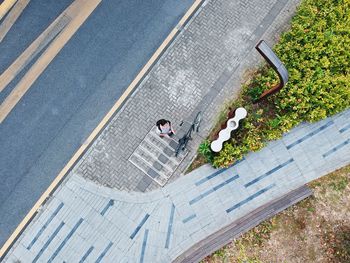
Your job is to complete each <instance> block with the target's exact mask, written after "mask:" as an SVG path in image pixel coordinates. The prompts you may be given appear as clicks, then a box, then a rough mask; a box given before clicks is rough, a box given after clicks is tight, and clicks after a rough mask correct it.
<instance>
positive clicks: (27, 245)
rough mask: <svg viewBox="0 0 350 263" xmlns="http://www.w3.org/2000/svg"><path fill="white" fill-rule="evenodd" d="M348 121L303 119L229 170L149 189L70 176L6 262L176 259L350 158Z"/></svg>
mask: <svg viewBox="0 0 350 263" xmlns="http://www.w3.org/2000/svg"><path fill="white" fill-rule="evenodd" d="M349 123H350V109H348V110H347V111H344V112H343V113H341V114H338V115H336V116H334V117H332V118H328V119H326V120H323V121H321V122H318V123H315V124H303V125H300V126H299V127H297V128H295V129H293V130H292V131H291V132H290V133H288V134H286V135H285V136H284V137H283V138H282V139H281V140H279V141H274V142H271V143H269V144H268V145H267V147H265V148H264V149H263V150H261V151H259V152H257V153H251V154H249V155H248V156H246V157H245V159H244V160H243V161H241V162H239V163H238V164H235V165H234V166H232V167H230V168H228V169H220V170H215V169H213V168H212V167H211V166H209V165H204V166H202V167H200V168H199V169H197V170H195V171H193V172H191V173H190V174H188V175H186V176H182V177H181V178H179V179H178V180H176V181H175V182H173V183H171V184H168V185H166V186H165V187H164V188H162V189H158V190H155V191H152V192H148V193H135V192H134V193H126V192H122V191H118V190H115V189H111V188H108V187H101V186H98V185H96V184H94V183H92V182H91V181H87V180H86V179H84V178H82V177H80V176H78V175H73V176H71V177H70V178H69V179H68V180H66V182H65V183H64V184H62V185H61V186H60V188H59V189H58V190H57V191H56V192H55V194H54V196H53V197H52V198H51V200H50V201H49V203H48V204H47V205H45V207H44V208H43V210H42V211H41V212H40V213H39V215H38V216H37V217H36V218H35V219H34V221H33V222H32V223H31V224H30V226H29V227H28V228H27V229H26V230H25V231H24V233H23V234H22V236H21V237H20V238H19V240H18V241H17V243H16V244H15V246H14V247H13V249H12V250H11V251H10V253H9V254H8V257H7V258H6V259H5V262H18V261H16V260H20V262H99V260H102V259H103V262H152V263H153V262H157V263H158V262H165V263H167V262H172V261H173V260H175V259H176V258H177V257H178V256H180V255H181V254H182V253H184V252H185V251H187V250H188V249H189V248H190V247H192V246H193V245H195V244H197V243H199V242H201V241H203V240H205V238H206V237H208V236H210V235H212V234H213V233H215V232H216V231H219V230H220V229H222V228H224V227H225V226H227V225H228V224H230V223H232V222H234V221H236V220H238V219H239V218H242V217H243V216H245V215H247V214H248V213H250V212H251V211H254V210H255V209H257V208H259V207H261V206H263V205H265V204H267V203H268V202H270V201H272V200H275V199H278V198H280V197H281V196H283V195H285V194H286V193H289V192H290V191H292V190H294V189H297V188H299V187H300V186H302V185H304V184H305V183H307V182H310V181H312V180H314V179H316V178H318V177H321V176H323V175H325V174H327V173H329V172H331V171H334V170H335V169H338V168H340V167H342V166H344V165H347V164H349V163H350V124H349ZM208 252H210V251H208ZM204 254H205V253H204Z"/></svg>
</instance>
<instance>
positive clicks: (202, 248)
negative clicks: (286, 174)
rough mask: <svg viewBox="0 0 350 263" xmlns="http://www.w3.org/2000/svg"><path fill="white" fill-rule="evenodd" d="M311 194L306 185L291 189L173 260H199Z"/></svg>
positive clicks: (176, 262) (175, 261) (176, 261)
mask: <svg viewBox="0 0 350 263" xmlns="http://www.w3.org/2000/svg"><path fill="white" fill-rule="evenodd" d="M310 195H312V191H311V190H310V189H309V188H308V187H307V186H306V185H304V186H302V187H300V188H298V189H296V190H294V191H291V192H289V193H288V194H286V195H284V196H282V197H281V198H279V199H277V200H274V201H271V202H269V203H267V204H265V205H263V206H261V207H259V208H257V209H255V210H254V211H252V212H251V213H249V214H247V215H246V216H244V217H242V218H240V219H238V220H236V221H234V222H233V223H231V224H229V225H228V226H226V227H224V228H222V229H221V230H219V231H217V232H216V233H214V234H212V235H211V236H209V237H207V238H205V239H204V240H202V241H201V242H198V243H197V244H196V245H194V246H192V247H191V248H190V249H188V250H187V251H186V252H185V253H183V254H181V255H180V256H178V257H177V258H176V259H175V260H174V261H173V262H174V263H180V262H191V263H193V262H199V261H200V260H201V259H203V258H205V257H206V256H208V255H210V254H212V253H213V252H214V251H216V250H218V249H219V248H221V247H223V246H224V245H226V244H228V243H229V242H231V241H232V240H233V239H234V238H237V237H238V236H240V235H241V234H242V233H245V232H247V231H248V230H250V229H252V228H253V227H255V226H257V225H258V224H260V223H261V222H262V221H264V220H267V219H269V218H271V217H272V216H274V215H276V214H277V213H279V212H281V211H283V210H284V209H286V208H288V207H290V206H292V205H294V204H296V203H297V202H299V201H301V200H303V199H305V198H307V197H309V196H310Z"/></svg>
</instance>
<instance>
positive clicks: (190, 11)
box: [0, 0, 205, 261]
mask: <svg viewBox="0 0 350 263" xmlns="http://www.w3.org/2000/svg"><path fill="white" fill-rule="evenodd" d="M204 1H205V0H195V2H194V3H193V4H192V6H191V7H190V8H189V9H188V10H187V12H186V13H185V15H184V16H183V17H182V18H181V20H180V21H179V23H178V24H177V26H176V27H175V28H174V29H173V30H172V31H171V32H170V34H169V35H168V36H167V38H166V39H165V40H164V41H163V43H162V44H161V45H160V46H159V48H158V49H157V50H156V52H155V53H154V54H153V55H152V57H151V58H150V60H149V61H148V62H147V63H146V65H145V66H144V67H143V68H142V69H141V71H140V72H139V73H138V75H137V76H136V78H135V79H134V80H133V81H132V82H131V84H130V85H129V86H128V88H127V89H126V90H125V92H124V93H123V94H122V96H121V97H120V98H119V99H118V100H117V102H116V103H115V104H114V105H113V107H112V108H111V109H110V111H109V112H108V113H107V114H106V115H105V117H104V118H103V119H102V121H101V122H100V123H99V124H98V125H97V127H96V128H95V129H94V130H93V132H92V133H91V134H90V135H89V137H88V138H87V139H86V140H85V142H84V143H83V144H82V146H81V147H80V148H79V149H78V150H77V152H76V153H75V154H74V155H73V157H72V158H71V159H70V160H69V162H68V163H67V164H66V165H65V167H64V168H63V169H62V170H61V171H60V173H59V174H58V175H57V177H56V178H55V179H54V181H53V182H52V183H51V185H50V186H49V187H48V188H47V189H46V191H45V192H44V193H43V194H42V195H41V197H40V198H39V199H38V201H37V202H36V203H35V205H34V206H33V207H32V209H31V210H30V211H29V213H28V214H27V215H26V216H25V217H24V219H23V220H22V221H21V223H20V224H19V225H18V226H17V228H16V229H15V230H14V232H13V233H12V234H11V236H10V237H9V238H8V240H7V241H6V242H5V244H4V245H3V246H2V248H1V249H0V261H1V260H3V259H4V257H5V256H6V254H7V253H8V251H9V250H10V248H11V247H12V245H13V244H14V243H15V241H16V240H17V238H18V237H19V235H20V234H21V233H22V232H23V231H24V229H25V228H26V226H27V225H28V224H29V223H30V221H31V220H32V219H33V218H34V216H35V214H36V213H37V212H38V210H39V209H40V207H41V206H42V205H43V204H44V203H45V201H46V200H47V199H48V198H49V197H50V194H51V193H52V192H53V191H54V190H55V189H56V188H57V187H58V186H59V184H60V183H61V182H62V181H63V179H64V177H65V175H66V174H67V172H68V171H69V170H70V169H71V168H72V166H73V165H74V164H75V163H76V161H78V159H79V157H80V156H81V154H83V153H84V151H85V150H86V149H87V148H88V146H89V145H90V144H91V142H93V140H94V139H95V137H96V136H97V135H98V134H99V132H100V131H101V130H102V129H103V128H104V127H105V125H106V124H107V123H108V121H109V120H110V119H111V117H112V116H113V115H114V113H115V112H116V111H117V110H118V108H119V107H120V106H121V105H122V104H123V102H124V101H125V99H126V98H127V97H128V96H129V94H130V93H131V92H132V91H133V90H134V88H135V87H136V86H137V84H138V83H139V82H140V80H142V79H143V77H144V76H145V75H146V74H147V73H148V70H149V69H150V68H151V67H152V65H153V63H154V62H155V61H156V60H157V59H158V58H159V57H160V55H161V54H162V52H163V51H164V50H165V49H166V48H167V47H168V45H169V44H170V43H171V41H172V40H173V39H174V38H175V36H176V34H177V33H178V32H179V30H180V29H181V28H182V27H183V25H184V24H185V22H187V21H188V19H189V18H190V17H191V16H192V15H193V14H194V13H195V12H196V10H197V9H198V8H199V7H200V5H201V4H202V3H203V2H204Z"/></svg>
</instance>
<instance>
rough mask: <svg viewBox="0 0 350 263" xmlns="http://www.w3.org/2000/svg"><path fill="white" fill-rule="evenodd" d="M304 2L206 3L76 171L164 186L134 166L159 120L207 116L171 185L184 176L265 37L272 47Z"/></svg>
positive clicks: (137, 185) (125, 186)
mask: <svg viewBox="0 0 350 263" xmlns="http://www.w3.org/2000/svg"><path fill="white" fill-rule="evenodd" d="M298 3H299V0H252V1H246V0H235V1H232V0H205V1H203V4H202V6H201V8H200V9H199V10H198V11H197V12H196V13H195V14H194V15H193V17H192V19H191V20H190V21H189V23H188V24H186V26H185V27H184V28H182V29H181V32H180V33H179V34H178V35H177V37H176V39H175V40H174V41H173V42H172V44H171V45H170V47H169V48H168V49H167V51H166V52H165V53H164V54H163V55H162V57H161V58H160V59H159V61H158V62H157V63H156V65H155V66H154V67H153V69H152V70H151V71H150V72H149V74H148V75H147V76H146V78H145V79H144V80H143V82H142V83H141V84H140V85H139V86H138V88H137V89H136V91H135V92H134V93H133V94H132V96H131V97H130V98H128V100H127V101H126V102H125V104H124V106H123V107H122V108H121V109H120V110H119V112H118V113H117V114H116V115H115V116H114V117H113V119H112V120H111V121H110V123H109V124H108V125H107V127H106V128H105V129H104V130H103V132H102V133H101V134H100V135H99V136H98V138H97V139H96V141H95V142H94V143H93V144H92V145H91V147H90V148H89V150H88V151H87V152H86V153H85V154H84V156H83V157H82V158H81V160H80V162H78V163H77V165H76V166H75V167H74V170H73V173H74V174H79V175H81V176H82V177H84V178H86V179H89V180H91V181H93V182H95V183H98V184H100V185H104V186H108V187H113V188H116V189H119V190H128V191H138V192H145V191H150V190H154V189H156V188H159V187H160V186H159V184H158V183H156V182H154V181H155V180H152V179H150V177H149V175H148V173H147V171H146V174H145V172H144V171H143V170H142V169H139V168H138V167H136V166H135V165H134V164H133V163H132V162H130V161H128V160H129V159H130V156H131V155H132V154H133V153H134V152H135V150H136V149H137V148H138V147H139V146H140V145H141V144H142V141H143V139H144V138H145V136H146V135H147V133H148V132H149V131H150V130H151V128H152V127H153V126H154V125H155V123H156V121H157V120H158V119H161V118H165V119H169V120H171V121H172V123H173V125H174V128H175V130H178V129H179V123H180V122H181V120H183V119H187V120H189V121H192V119H193V118H194V116H192V115H193V114H195V113H197V112H198V111H202V112H203V120H204V122H203V125H202V129H201V132H200V134H199V136H194V140H193V141H192V142H191V143H190V145H189V147H190V151H189V153H188V155H187V156H186V158H185V159H184V160H183V162H182V163H181V165H179V167H178V168H177V169H176V171H175V172H174V173H172V178H170V181H171V180H175V179H176V178H177V177H179V176H180V175H181V174H182V172H183V171H184V170H185V169H186V168H187V166H188V165H189V164H190V162H191V160H192V159H193V157H194V155H195V154H196V149H197V147H198V144H199V143H200V141H202V138H205V137H206V136H207V134H208V132H209V130H210V129H211V127H212V124H213V122H214V121H215V120H216V118H217V115H218V111H220V110H221V108H222V106H221V105H223V103H224V101H225V100H227V99H230V98H232V97H233V96H234V95H235V94H237V92H238V91H239V90H240V87H241V79H242V76H243V74H242V72H244V71H245V70H246V69H252V68H253V67H256V66H257V65H259V61H262V57H261V56H260V55H259V53H258V52H257V51H256V50H255V45H256V44H257V43H258V42H259V41H260V40H261V39H265V40H266V41H267V42H268V43H269V44H270V45H273V43H274V42H275V41H276V40H277V39H278V36H279V33H280V32H281V31H283V30H284V29H286V27H288V25H289V22H290V18H291V16H292V15H293V13H294V10H295V8H296V6H297V4H298ZM218 105H220V106H219V107H218ZM145 157H146V156H145ZM148 157H149V155H148ZM146 159H147V158H146ZM150 162H152V165H153V161H152V160H150ZM139 164H140V163H139ZM152 176H154V177H155V178H156V180H158V181H159V182H160V184H163V183H164V182H165V181H167V180H168V178H167V177H168V174H166V175H165V176H163V177H162V176H158V175H156V174H155V173H153V172H152Z"/></svg>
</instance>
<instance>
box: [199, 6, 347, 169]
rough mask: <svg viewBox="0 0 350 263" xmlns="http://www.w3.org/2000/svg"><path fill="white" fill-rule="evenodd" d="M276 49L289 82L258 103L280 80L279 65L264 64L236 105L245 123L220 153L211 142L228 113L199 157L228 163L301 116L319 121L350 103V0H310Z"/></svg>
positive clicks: (223, 164)
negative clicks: (242, 109)
mask: <svg viewBox="0 0 350 263" xmlns="http://www.w3.org/2000/svg"><path fill="white" fill-rule="evenodd" d="M274 51H275V52H276V54H277V55H278V56H279V58H280V59H281V60H282V61H283V63H284V64H285V65H286V67H287V69H288V72H289V81H288V83H287V85H286V86H285V87H284V88H283V89H282V90H281V91H280V92H279V93H277V94H276V95H273V96H271V97H269V98H268V99H267V100H265V101H263V102H260V103H258V104H253V100H254V99H256V98H258V97H259V96H260V94H261V93H262V92H263V91H264V90H267V89H269V88H271V86H273V85H274V84H276V82H277V81H278V78H277V76H276V75H275V73H274V71H273V70H272V69H271V68H268V67H267V66H264V67H262V68H260V69H259V70H258V71H257V72H255V74H253V77H252V79H251V80H250V81H249V82H248V83H247V84H246V85H244V87H243V89H242V92H241V94H240V96H239V98H238V99H236V100H235V101H234V102H232V103H231V104H230V105H229V107H230V108H231V109H234V108H237V107H240V106H244V107H245V108H246V109H247V111H248V116H247V118H246V119H245V120H244V121H243V123H242V127H241V128H240V129H239V130H238V131H236V132H234V134H233V136H232V138H231V139H230V140H229V141H228V142H226V143H225V144H224V147H223V150H222V151H221V152H220V153H218V154H214V153H213V152H212V151H211V150H210V148H209V147H210V142H211V141H212V140H214V139H215V136H216V134H217V132H218V131H219V130H220V126H221V124H222V121H223V120H225V119H226V116H225V114H222V116H221V117H220V118H219V122H218V124H217V125H216V127H215V128H214V130H213V132H212V133H211V135H210V136H209V138H208V140H206V141H205V142H203V143H202V144H201V146H200V148H199V153H200V157H199V160H203V159H205V160H206V161H207V162H210V163H212V164H213V165H214V166H215V167H226V166H229V165H230V164H233V163H234V162H235V161H237V160H239V159H241V158H242V157H243V155H244V154H246V153H247V152H250V151H257V150H259V149H261V148H262V147H264V145H265V143H266V142H267V141H269V140H275V139H278V138H280V137H281V136H282V134H283V133H284V132H287V131H289V130H290V129H291V128H292V127H294V126H296V125H298V124H300V123H301V122H305V121H307V122H315V121H319V120H321V119H323V118H325V117H327V116H331V115H333V114H336V113H338V112H341V111H343V110H344V109H346V108H348V107H349V106H350V1H349V0H304V1H302V3H301V4H300V6H299V8H298V10H297V12H296V15H295V16H294V18H293V19H292V23H291V28H290V30H289V31H288V32H285V33H284V34H282V36H281V38H280V40H279V42H278V44H277V45H276V46H275V47H274ZM200 162H201V161H199V163H200Z"/></svg>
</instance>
